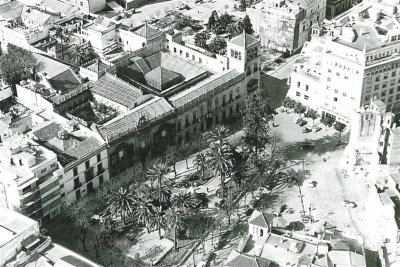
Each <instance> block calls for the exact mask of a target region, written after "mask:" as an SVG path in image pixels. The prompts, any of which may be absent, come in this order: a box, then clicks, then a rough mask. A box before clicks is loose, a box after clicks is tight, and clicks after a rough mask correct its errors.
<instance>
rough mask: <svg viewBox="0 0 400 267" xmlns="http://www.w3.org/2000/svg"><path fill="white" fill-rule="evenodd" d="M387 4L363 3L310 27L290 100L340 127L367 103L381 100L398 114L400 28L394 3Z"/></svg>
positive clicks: (292, 78)
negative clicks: (336, 123) (337, 122)
mask: <svg viewBox="0 0 400 267" xmlns="http://www.w3.org/2000/svg"><path fill="white" fill-rule="evenodd" d="M386 2H387V3H386V5H385V6H384V8H383V7H382V6H381V5H380V4H381V3H380V4H379V5H377V4H375V3H372V2H365V3H361V4H359V5H357V6H355V7H354V8H353V9H352V10H350V11H349V12H347V13H346V15H344V16H341V17H337V18H335V20H333V21H332V22H327V23H325V24H323V25H322V26H321V27H314V28H313V38H312V40H311V41H310V42H308V43H306V45H305V46H304V48H303V50H302V52H301V56H300V58H299V59H297V60H296V63H295V65H294V69H293V72H292V74H291V78H290V89H289V92H288V96H289V97H291V98H293V99H296V100H298V101H300V102H302V103H303V104H305V105H307V106H309V107H310V108H312V109H315V110H317V111H318V112H320V113H321V114H322V115H323V116H325V115H326V116H332V117H334V118H336V119H337V120H338V121H341V122H344V123H349V122H350V119H351V117H352V114H353V113H354V111H355V110H357V109H358V108H359V107H362V106H365V105H368V104H369V103H370V101H371V100H377V99H379V100H381V101H382V102H383V103H385V104H386V108H387V111H393V112H394V113H398V111H399V105H400V104H399V103H400V91H399V90H400V84H399V82H400V81H399V80H398V79H397V75H398V73H399V71H400V69H399V68H400V57H399V56H398V52H399V51H400V45H399V43H398V41H397V39H398V36H400V35H399V34H400V32H399V29H400V27H399V25H400V24H399V23H398V22H397V20H393V19H392V18H394V16H395V13H394V12H395V6H396V3H394V2H392V1H386ZM390 7H392V8H390ZM378 22H379V25H378V24H377V23H378ZM388 23H393V25H390V26H389V25H388ZM340 25H341V26H340Z"/></svg>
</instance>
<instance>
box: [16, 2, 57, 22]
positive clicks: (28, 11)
mask: <svg viewBox="0 0 400 267" xmlns="http://www.w3.org/2000/svg"><path fill="white" fill-rule="evenodd" d="M53 16H54V17H59V16H55V15H52V14H50V13H48V12H44V11H41V10H39V9H36V8H34V7H28V6H24V7H23V9H22V14H21V18H22V20H28V21H34V22H36V23H37V24H39V25H44V24H45V23H46V22H47V21H48V20H49V19H50V18H51V17H53Z"/></svg>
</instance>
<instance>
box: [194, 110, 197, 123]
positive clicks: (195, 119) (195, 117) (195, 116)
mask: <svg viewBox="0 0 400 267" xmlns="http://www.w3.org/2000/svg"><path fill="white" fill-rule="evenodd" d="M196 121H197V113H196V111H195V112H193V122H196Z"/></svg>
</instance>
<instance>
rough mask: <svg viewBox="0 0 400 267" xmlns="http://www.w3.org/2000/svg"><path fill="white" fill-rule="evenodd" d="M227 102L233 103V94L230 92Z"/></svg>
mask: <svg viewBox="0 0 400 267" xmlns="http://www.w3.org/2000/svg"><path fill="white" fill-rule="evenodd" d="M229 101H233V93H232V91H231V92H229Z"/></svg>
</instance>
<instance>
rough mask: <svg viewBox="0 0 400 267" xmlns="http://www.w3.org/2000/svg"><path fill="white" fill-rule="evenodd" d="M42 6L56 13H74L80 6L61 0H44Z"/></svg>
mask: <svg viewBox="0 0 400 267" xmlns="http://www.w3.org/2000/svg"><path fill="white" fill-rule="evenodd" d="M40 6H41V7H43V8H46V10H49V11H51V12H54V13H58V12H60V13H62V14H73V13H74V12H75V11H77V10H78V8H77V7H76V6H74V5H72V4H70V3H66V2H63V1H59V0H44V1H43V2H42V3H40Z"/></svg>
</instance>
